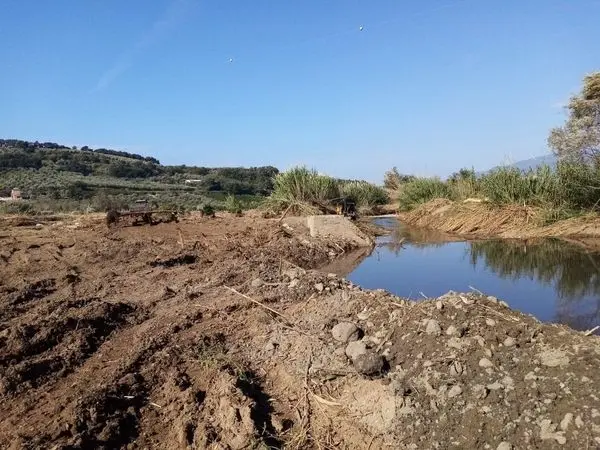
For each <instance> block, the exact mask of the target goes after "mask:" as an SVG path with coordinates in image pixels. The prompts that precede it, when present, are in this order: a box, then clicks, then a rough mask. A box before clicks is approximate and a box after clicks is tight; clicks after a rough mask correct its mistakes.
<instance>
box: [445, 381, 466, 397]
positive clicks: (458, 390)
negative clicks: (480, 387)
mask: <svg viewBox="0 0 600 450" xmlns="http://www.w3.org/2000/svg"><path fill="white" fill-rule="evenodd" d="M462 392H463V390H462V387H460V385H458V384H455V385H454V386H452V387H451V388H450V390H449V391H448V398H454V397H458V396H459V395H460V394H462Z"/></svg>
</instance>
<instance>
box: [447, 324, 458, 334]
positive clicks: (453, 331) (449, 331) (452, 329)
mask: <svg viewBox="0 0 600 450" xmlns="http://www.w3.org/2000/svg"><path fill="white" fill-rule="evenodd" d="M455 334H458V328H456V327H455V326H454V325H450V326H449V327H448V328H446V335H447V336H454V335H455Z"/></svg>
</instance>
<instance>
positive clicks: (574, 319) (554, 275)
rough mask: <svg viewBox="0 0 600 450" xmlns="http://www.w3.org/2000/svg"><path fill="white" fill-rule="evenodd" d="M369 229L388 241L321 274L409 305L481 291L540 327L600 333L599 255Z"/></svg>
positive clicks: (392, 224) (572, 248) (560, 245)
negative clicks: (538, 322)
mask: <svg viewBox="0 0 600 450" xmlns="http://www.w3.org/2000/svg"><path fill="white" fill-rule="evenodd" d="M375 221H376V223H377V224H378V225H380V226H383V227H385V228H387V229H388V230H390V234H389V235H387V236H382V237H380V238H378V239H377V244H376V247H375V248H374V249H373V250H372V251H371V252H365V251H362V253H361V252H360V251H359V252H358V253H355V254H350V255H348V256H347V258H345V259H343V260H341V261H336V262H335V264H333V265H331V266H328V267H327V268H324V269H325V270H327V271H329V272H334V273H337V274H338V275H342V276H345V277H346V278H347V279H348V280H350V281H352V282H354V283H356V284H358V285H360V286H361V287H363V288H365V289H385V290H387V291H389V292H391V293H393V294H395V295H398V296H400V297H405V298H411V299H413V300H419V299H423V298H432V297H438V296H440V295H442V294H445V293H446V292H448V291H456V292H469V291H481V292H482V293H485V294H486V295H493V296H495V297H497V298H499V299H501V300H504V301H506V302H507V303H508V304H509V305H510V306H511V307H512V308H513V309H516V310H519V311H521V312H523V313H526V314H531V315H533V316H534V317H536V318H538V319H539V320H541V321H543V322H556V323H562V324H566V325H568V326H570V327H571V328H574V329H578V330H589V329H591V328H593V327H595V326H597V325H600V253H597V252H589V251H586V250H584V249H582V248H581V247H579V246H576V245H573V244H569V243H567V242H564V241H561V240H557V239H536V240H527V241H522V240H479V241H465V240H459V239H457V238H453V237H450V236H447V235H442V234H439V233H435V232H431V231H427V230H423V229H418V228H411V227H408V226H405V225H403V224H401V223H400V222H398V221H397V220H396V219H394V218H385V219H375Z"/></svg>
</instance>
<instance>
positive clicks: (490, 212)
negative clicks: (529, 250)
mask: <svg viewBox="0 0 600 450" xmlns="http://www.w3.org/2000/svg"><path fill="white" fill-rule="evenodd" d="M542 214H543V212H542V211H540V210H536V209H535V208H530V207H520V206H507V207H494V206H491V205H486V204H482V203H458V202H452V201H450V200H446V199H437V200H432V201H430V202H428V203H426V204H424V205H422V206H421V207H418V208H416V209H415V210H413V211H410V212H407V213H400V215H399V217H400V219H401V220H402V221H403V222H405V223H407V224H409V225H413V226H417V227H423V228H429V229H432V230H437V231H441V232H445V233H452V234H455V235H462V236H465V237H472V238H490V237H492V238H493V237H498V238H508V239H523V238H525V239H529V238H541V237H558V238H561V239H566V240H569V241H572V242H574V243H578V244H580V245H582V246H584V247H587V248H590V249H595V250H600V217H598V216H597V215H588V216H581V217H575V218H572V219H567V220H561V221H558V222H555V223H553V224H551V225H547V226H540V225H539V224H540V222H541V220H540V217H541V215H542Z"/></svg>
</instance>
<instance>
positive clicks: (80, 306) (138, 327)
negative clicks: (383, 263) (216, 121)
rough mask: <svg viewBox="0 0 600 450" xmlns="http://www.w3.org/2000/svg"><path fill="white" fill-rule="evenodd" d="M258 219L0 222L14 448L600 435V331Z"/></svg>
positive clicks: (8, 439)
mask: <svg viewBox="0 0 600 450" xmlns="http://www.w3.org/2000/svg"><path fill="white" fill-rule="evenodd" d="M350 250H351V245H350V244H349V243H348V242H345V241H343V240H336V239H334V238H330V239H327V240H323V239H316V238H311V237H310V235H309V234H308V233H307V230H304V229H302V228H301V227H300V228H294V227H290V226H289V225H288V226H282V224H280V223H278V221H277V220H265V219H261V218H258V217H244V218H233V217H223V218H217V219H214V220H212V219H207V218H197V217H189V218H186V219H185V220H184V221H183V222H182V223H180V224H160V225H156V226H152V227H150V226H144V227H129V228H117V229H112V230H107V229H106V227H105V226H104V225H103V223H102V218H101V217H91V218H74V219H70V220H66V221H62V222H54V223H47V224H42V225H40V226H37V227H36V226H35V225H34V226H29V225H26V226H14V222H10V223H9V222H2V223H1V224H0V399H1V402H0V447H2V448H13V449H18V448H31V449H33V448H35V449H37V448H55V449H75V448H105V449H113V448H131V449H136V448H165V449H185V448H195V449H242V448H292V449H301V448H302V449H304V448H306V449H312V448H315V449H326V448H336V449H338V448H342V449H343V448H346V449H377V448H400V449H402V448H406V449H431V448H434V449H446V448H457V449H460V448H485V449H494V450H495V449H499V450H506V449H522V448H523V449H527V448H531V449H537V448H544V449H545V448H581V449H585V448H600V399H599V398H598V396H599V395H600V394H598V392H600V375H599V374H600V370H599V369H600V358H599V356H600V339H599V338H598V337H595V336H584V335H583V333H577V332H574V331H572V330H570V329H567V328H566V327H563V326H557V325H548V324H541V323H539V322H538V321H537V320H535V319H534V318H532V317H528V316H524V315H522V314H520V313H517V312H515V311H512V310H510V309H509V308H508V307H507V306H506V304H504V303H503V302H501V301H498V300H497V299H495V298H492V297H485V296H476V295H473V294H458V293H449V294H447V295H446V296H443V297H441V298H439V299H431V300H426V301H423V302H419V303H413V302H408V301H405V300H402V299H399V298H396V297H394V296H392V295H390V294H388V293H386V292H383V291H375V292H369V291H364V290H362V289H361V288H360V287H358V286H353V285H352V284H351V283H349V282H347V281H345V280H344V279H341V278H339V277H336V276H335V275H332V274H327V273H324V272H319V271H314V270H312V269H314V268H315V267H318V266H322V265H324V264H325V263H328V262H331V261H332V260H333V259H334V258H335V257H336V256H337V255H339V254H341V253H345V252H348V251H350Z"/></svg>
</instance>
